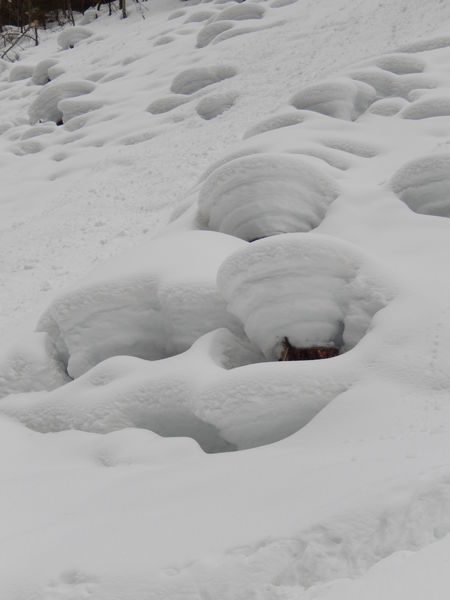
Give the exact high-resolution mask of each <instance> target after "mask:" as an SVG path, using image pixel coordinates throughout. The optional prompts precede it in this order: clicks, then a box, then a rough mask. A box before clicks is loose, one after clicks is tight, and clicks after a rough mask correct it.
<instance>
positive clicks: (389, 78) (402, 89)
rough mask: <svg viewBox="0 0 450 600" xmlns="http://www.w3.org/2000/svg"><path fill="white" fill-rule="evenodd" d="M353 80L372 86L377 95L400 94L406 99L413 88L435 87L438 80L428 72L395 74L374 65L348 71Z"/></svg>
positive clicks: (382, 96)
mask: <svg viewBox="0 0 450 600" xmlns="http://www.w3.org/2000/svg"><path fill="white" fill-rule="evenodd" d="M348 74H349V76H350V77H352V78H353V79H354V80H356V81H359V82H363V83H366V84H367V85H370V86H372V87H373V88H374V89H375V90H376V93H377V96H378V97H381V98H385V97H388V96H401V97H402V98H406V99H408V96H409V94H410V93H411V92H412V91H414V90H419V89H426V88H429V89H431V88H435V87H436V86H437V85H438V81H437V80H436V78H435V77H433V76H432V75H429V74H428V73H410V74H406V75H396V74H395V73H393V72H391V71H387V70H384V69H380V68H378V67H376V66H374V67H368V68H366V69H360V70H359V69H358V70H355V71H351V72H350V73H348Z"/></svg>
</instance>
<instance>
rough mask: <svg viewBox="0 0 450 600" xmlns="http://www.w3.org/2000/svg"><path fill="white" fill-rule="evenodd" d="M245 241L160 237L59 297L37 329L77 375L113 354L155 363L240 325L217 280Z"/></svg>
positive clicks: (195, 235)
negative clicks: (217, 331) (205, 337)
mask: <svg viewBox="0 0 450 600" xmlns="http://www.w3.org/2000/svg"><path fill="white" fill-rule="evenodd" d="M242 245H243V242H242V241H241V240H238V239H235V238H232V237H230V236H226V235H222V234H217V233H213V232H207V231H189V232H186V233H183V234H179V235H177V236H176V240H175V237H174V236H171V235H169V236H165V237H163V238H157V239H155V240H153V241H152V242H151V243H149V244H148V246H147V247H145V248H144V249H139V250H138V251H136V252H135V253H134V252H131V253H130V254H129V255H126V256H125V257H123V259H122V261H121V262H118V261H112V262H111V264H110V265H109V267H103V268H102V269H101V270H100V271H99V272H98V273H96V272H94V273H93V275H92V276H91V277H90V278H89V279H88V280H87V281H86V282H85V283H84V285H81V286H80V287H79V288H77V289H75V290H74V291H72V292H67V293H66V294H64V295H62V296H61V297H59V298H57V299H56V300H55V301H54V302H53V304H52V305H51V306H50V307H49V309H48V310H47V312H46V313H45V314H44V316H43V317H42V318H41V320H40V323H39V325H38V329H39V330H41V331H46V332H48V333H49V335H50V337H51V338H52V340H53V341H54V343H55V346H56V348H57V349H58V352H59V353H60V356H61V357H62V359H63V360H64V362H65V363H67V370H68V373H69V374H70V375H71V376H72V377H78V376H79V375H81V374H82V373H84V372H85V371H87V370H88V369H90V368H91V367H93V366H94V365H96V364H98V363H99V362H101V361H102V360H105V359H106V358H109V357H111V356H116V355H121V354H126V355H129V356H137V357H140V358H146V359H148V360H155V359H159V358H164V357H166V356H171V355H174V354H178V353H180V352H183V351H185V350H187V349H188V348H189V347H190V346H191V345H192V343H193V342H194V341H195V340H196V339H198V338H199V337H200V336H202V335H203V334H204V333H206V332H208V331H211V330H213V329H217V328H218V327H228V328H230V329H232V330H238V329H239V327H238V326H237V323H236V322H235V320H234V318H233V317H231V315H229V314H228V313H227V311H226V308H225V303H224V301H223V299H222V298H221V296H220V294H219V292H218V290H217V289H216V283H215V278H216V273H217V269H218V268H219V266H220V264H221V263H222V262H223V260H224V259H225V258H226V257H227V256H228V255H229V254H230V253H231V252H233V251H234V250H236V249H237V248H239V247H242Z"/></svg>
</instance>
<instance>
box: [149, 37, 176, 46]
mask: <svg viewBox="0 0 450 600" xmlns="http://www.w3.org/2000/svg"><path fill="white" fill-rule="evenodd" d="M174 40H175V38H174V37H173V35H162V36H161V37H159V38H158V39H157V40H156V41H155V44H154V45H155V46H165V45H166V44H170V43H172V42H173V41H174Z"/></svg>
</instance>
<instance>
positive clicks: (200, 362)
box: [0, 330, 262, 452]
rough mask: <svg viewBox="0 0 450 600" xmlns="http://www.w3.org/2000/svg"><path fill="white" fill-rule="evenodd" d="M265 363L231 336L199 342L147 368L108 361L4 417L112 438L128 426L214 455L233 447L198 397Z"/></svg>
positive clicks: (7, 408) (222, 333)
mask: <svg viewBox="0 0 450 600" xmlns="http://www.w3.org/2000/svg"><path fill="white" fill-rule="evenodd" d="M230 358H232V361H234V363H235V362H236V358H237V359H238V361H239V364H247V363H249V362H251V361H254V360H256V359H259V360H262V357H261V355H259V354H258V353H257V351H256V350H251V349H250V348H249V346H248V345H247V346H246V345H245V344H243V343H242V342H241V341H240V340H239V339H238V338H236V337H235V336H233V335H232V334H231V333H230V332H229V331H227V330H219V331H216V332H213V333H211V334H208V335H206V336H204V337H203V338H201V339H200V340H198V341H197V342H196V343H195V344H194V346H193V347H192V348H191V349H190V350H189V351H187V352H186V353H185V354H182V355H180V356H175V357H173V358H169V359H165V360H160V361H154V362H148V361H143V360H141V359H138V358H133V357H129V356H117V357H113V358H109V359H108V360H105V361H103V362H102V363H101V364H99V365H97V366H96V367H94V368H93V369H91V370H90V371H89V372H87V373H85V374H84V375H82V376H80V377H79V378H78V379H76V380H75V381H73V382H71V383H70V384H69V385H68V386H66V387H64V389H56V390H54V391H53V392H51V393H44V394H27V395H22V396H19V395H14V396H13V397H11V398H10V399H6V400H3V401H2V402H1V403H0V411H1V412H2V413H3V414H6V415H8V416H10V417H14V418H17V419H19V420H20V421H21V422H22V423H24V424H25V425H27V427H29V428H31V429H34V430H36V431H39V432H41V433H45V432H50V431H52V432H56V431H64V430H67V429H79V430H82V431H88V432H96V433H109V432H112V431H116V430H120V429H123V428H126V427H139V428H142V429H149V430H151V431H153V432H154V433H157V434H158V435H162V436H165V437H179V436H188V437H191V438H193V439H195V440H197V442H198V443H199V444H200V445H201V446H202V447H203V448H204V449H205V450H208V451H211V452H218V451H223V450H230V449H232V448H233V447H232V446H230V444H229V443H228V442H226V441H225V440H224V439H222V438H221V437H220V435H219V434H218V431H217V429H216V428H215V426H213V425H210V424H209V423H207V422H205V421H204V420H202V419H201V418H199V417H198V416H197V415H196V406H195V404H196V402H197V399H198V396H199V393H200V392H201V391H202V390H205V392H206V390H207V387H208V385H209V382H210V381H214V380H216V379H218V378H220V376H221V375H222V374H224V373H226V371H227V369H229V368H232V367H233V366H237V365H236V364H233V362H230Z"/></svg>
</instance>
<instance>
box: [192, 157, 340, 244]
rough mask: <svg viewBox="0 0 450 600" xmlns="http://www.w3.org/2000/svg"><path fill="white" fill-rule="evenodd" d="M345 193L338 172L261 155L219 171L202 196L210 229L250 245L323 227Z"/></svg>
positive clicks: (314, 163) (302, 161)
mask: <svg viewBox="0 0 450 600" xmlns="http://www.w3.org/2000/svg"><path fill="white" fill-rule="evenodd" d="M338 193H339V188H338V185H337V183H336V181H335V180H334V178H333V171H332V169H331V168H330V167H328V166H327V165H322V164H320V163H319V161H316V160H315V159H314V158H312V159H308V158H306V157H304V156H295V155H289V154H257V155H251V156H244V157H240V158H236V159H234V160H231V161H229V162H227V163H226V164H224V165H223V166H221V167H219V168H218V169H216V170H215V171H213V172H212V173H211V174H210V175H209V176H208V178H207V179H206V181H205V182H204V184H203V186H202V188H201V191H200V196H199V210H200V219H201V220H202V221H203V222H204V223H205V224H206V225H207V227H208V228H210V229H213V230H216V231H221V232H223V233H229V234H231V235H234V236H236V237H239V238H242V239H244V240H247V241H252V240H255V239H258V238H262V237H268V236H271V235H275V234H278V233H290V232H298V231H309V230H310V229H313V228H314V227H317V226H318V225H319V223H320V222H321V221H322V219H323V217H324V216H325V213H326V210H327V208H328V206H329V205H330V203H331V202H332V201H333V200H334V199H335V198H336V197H337V195H338Z"/></svg>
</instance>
